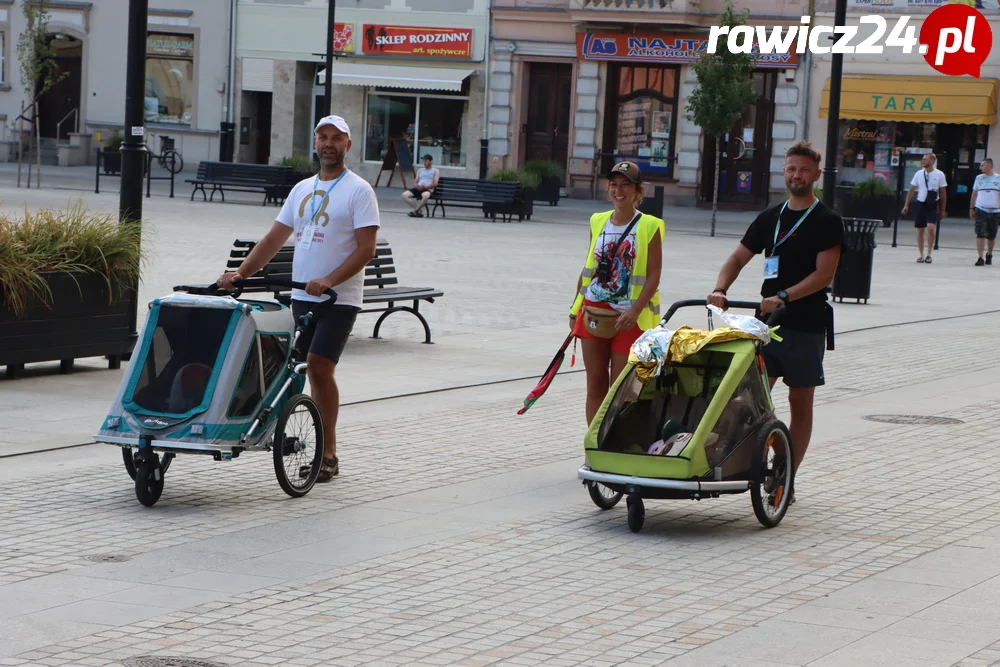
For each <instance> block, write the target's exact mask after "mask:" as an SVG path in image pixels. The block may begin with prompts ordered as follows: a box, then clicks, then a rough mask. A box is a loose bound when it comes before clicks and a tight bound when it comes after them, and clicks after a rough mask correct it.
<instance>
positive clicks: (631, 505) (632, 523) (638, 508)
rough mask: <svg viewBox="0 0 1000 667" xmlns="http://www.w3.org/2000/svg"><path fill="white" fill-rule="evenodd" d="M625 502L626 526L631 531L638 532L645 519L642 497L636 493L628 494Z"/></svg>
mask: <svg viewBox="0 0 1000 667" xmlns="http://www.w3.org/2000/svg"><path fill="white" fill-rule="evenodd" d="M625 504H626V506H628V528H629V530H631V531H632V532H633V533H638V532H639V531H640V530H642V524H643V523H644V522H645V521H646V507H645V506H644V505H643V504H642V498H640V497H639V496H636V495H632V496H629V497H628V500H626V501H625Z"/></svg>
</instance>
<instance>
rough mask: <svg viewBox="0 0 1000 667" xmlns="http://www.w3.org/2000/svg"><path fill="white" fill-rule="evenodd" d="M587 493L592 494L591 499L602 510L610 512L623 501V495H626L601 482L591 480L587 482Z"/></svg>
mask: <svg viewBox="0 0 1000 667" xmlns="http://www.w3.org/2000/svg"><path fill="white" fill-rule="evenodd" d="M587 491H588V492H589V493H590V499H591V500H593V501H594V504H595V505H597V506H598V507H600V508H601V509H602V510H609V509H611V508H612V507H614V506H615V505H617V504H618V501H619V500H621V499H622V495H624V494H622V493H621V492H620V491H615V490H614V489H611V488H610V487H607V486H604V485H603V484H601V483H600V482H593V481H590V480H587Z"/></svg>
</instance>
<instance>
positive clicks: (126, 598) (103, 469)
mask: <svg viewBox="0 0 1000 667" xmlns="http://www.w3.org/2000/svg"><path fill="white" fill-rule="evenodd" d="M995 324H996V320H995V316H992V317H991V316H980V317H969V318H961V319H955V320H948V321H943V322H939V323H935V324H933V325H911V326H906V327H894V328H889V329H879V330H875V331H865V332H858V333H853V334H848V335H843V336H841V337H839V338H838V340H837V347H838V349H837V351H836V352H834V353H831V354H830V356H829V358H828V372H827V377H828V381H829V383H830V384H829V386H827V387H825V388H823V389H821V390H820V392H819V403H820V405H819V408H818V422H817V434H816V438H815V440H814V445H813V446H812V447H811V448H810V452H809V456H808V457H807V459H806V465H805V466H804V467H803V471H802V475H801V479H800V482H799V484H798V485H797V486H798V488H799V496H800V497H799V502H798V503H796V505H794V506H793V507H792V508H791V510H790V511H789V514H788V516H787V517H786V519H785V521H784V522H783V523H782V524H781V526H779V527H778V528H776V529H773V530H763V529H761V528H760V527H759V525H758V524H757V523H756V520H755V519H754V517H753V513H752V510H751V508H750V502H749V498H748V497H746V496H736V497H729V498H721V499H714V500H706V501H705V502H700V503H694V502H689V501H650V502H649V503H647V519H646V526H645V528H644V529H643V532H641V533H639V534H632V533H631V532H629V531H628V529H627V527H626V526H625V516H624V510H623V508H621V507H619V508H616V509H614V510H611V511H608V512H601V511H600V510H597V509H596V508H594V507H593V505H591V504H590V501H589V499H588V498H587V496H586V492H585V491H584V490H583V488H582V487H581V486H579V484H578V483H575V482H574V481H573V473H574V471H575V467H576V466H577V465H578V464H579V462H580V459H581V452H580V439H581V435H582V430H583V424H582V421H583V419H582V414H581V412H582V410H581V407H582V406H581V390H582V376H581V375H579V374H572V375H568V376H565V377H562V378H560V379H559V380H558V382H557V383H556V385H555V386H554V387H553V388H552V389H550V391H549V393H548V394H546V396H545V397H544V398H543V399H542V400H541V401H540V402H539V403H538V405H536V406H535V407H534V408H533V409H532V411H531V412H530V413H528V415H526V416H524V417H516V416H515V415H514V411H515V410H516V408H517V407H518V405H519V403H520V400H521V398H522V397H523V395H524V393H525V392H526V390H527V389H528V388H530V383H512V384H509V385H499V386H495V387H491V388H487V389H484V390H481V391H471V390H467V391H459V392H451V393H448V394H438V395H435V396H431V397H414V398H407V399H399V400H395V401H391V402H389V403H385V404H375V405H367V406H357V407H354V408H348V409H345V411H344V414H343V425H342V427H341V430H340V432H341V434H342V435H341V436H340V442H341V448H342V456H343V458H344V472H343V475H342V477H341V478H339V479H337V480H336V481H335V482H334V483H333V484H330V485H325V486H318V487H316V489H314V491H313V492H312V493H311V494H309V496H307V497H306V498H304V499H301V500H294V501H293V500H290V499H287V498H285V497H283V495H282V494H281V492H280V489H278V488H277V484H276V483H275V481H274V479H273V474H272V471H271V464H270V461H269V460H267V458H268V457H267V455H256V456H252V455H250V454H247V455H245V456H244V457H242V458H241V459H240V460H238V461H234V462H232V463H226V464H223V463H213V462H211V461H206V460H202V459H199V458H197V457H187V458H183V457H182V458H180V459H178V460H176V461H175V462H174V465H173V466H172V467H171V470H170V472H169V473H168V474H167V483H166V488H165V491H164V495H163V498H162V499H161V501H160V503H159V504H158V505H157V507H156V508H154V509H153V510H148V509H145V508H142V507H140V506H139V505H138V504H137V503H136V501H135V500H134V497H133V494H132V490H131V484H130V482H129V479H128V477H127V476H126V475H125V473H124V471H123V470H122V469H121V464H120V462H119V461H118V460H117V457H116V456H113V454H115V452H114V450H113V449H112V448H107V449H104V448H100V452H101V454H100V456H95V455H89V456H87V457H82V456H81V458H79V459H78V460H77V461H71V462H63V463H61V464H60V463H55V462H56V461H58V460H59V459H58V458H57V457H55V456H53V455H48V456H50V457H52V458H50V459H48V460H49V461H52V462H53V464H52V465H51V467H47V466H43V465H40V464H38V463H31V462H17V465H16V467H15V468H13V469H12V468H10V467H5V468H4V469H3V470H0V483H2V484H3V488H4V501H5V505H6V507H5V511H4V512H3V513H2V515H0V599H3V600H5V603H4V604H3V605H2V611H0V649H2V648H3V647H4V646H5V645H7V644H4V641H5V640H7V641H10V639H9V638H8V637H7V636H5V634H6V632H9V631H10V630H9V629H10V628H13V632H14V633H16V632H17V631H18V628H22V627H24V626H25V625H30V624H32V623H34V624H37V625H40V626H42V627H45V624H46V623H64V624H68V625H70V626H71V627H70V628H69V629H70V630H72V629H73V628H74V627H76V626H73V624H74V623H79V624H80V625H79V627H78V631H77V632H69V633H68V634H67V633H66V632H64V633H63V636H61V637H60V638H59V639H58V640H53V641H49V642H44V641H36V642H35V643H34V646H33V648H31V649H30V650H27V651H17V652H11V651H9V650H8V651H7V652H6V656H7V657H3V658H2V659H0V665H53V666H55V665H95V666H96V665H118V664H121V662H122V661H123V660H124V659H127V658H131V657H136V656H142V655H161V656H178V657H188V658H191V659H200V660H210V661H214V662H217V663H220V664H225V665H248V666H249V665H302V666H307V665H344V666H348V665H488V664H504V665H554V666H556V667H560V666H563V665H565V666H569V665H588V666H603V665H656V664H662V663H664V662H666V661H671V662H672V663H673V662H676V663H678V664H697V665H713V664H720V665H721V664H741V665H754V664H761V665H763V664H771V665H779V666H780V665H782V664H790V665H804V664H817V665H822V664H830V665H842V664H859V665H860V664H865V665H869V664H896V665H898V664H907V665H924V664H938V665H951V664H954V663H958V664H961V665H963V666H970V667H971V666H973V665H986V664H991V663H990V661H991V660H996V659H997V658H998V657H1000V656H998V654H997V648H998V647H997V645H996V644H995V642H998V641H1000V630H997V628H1000V604H998V603H997V601H996V600H997V597H996V595H995V593H996V592H997V591H998V590H1000V589H998V586H1000V559H998V558H997V556H998V555H1000V518H998V513H997V508H998V506H1000V449H998V447H997V445H998V444H1000V432H998V430H997V427H998V425H1000V417H998V416H997V415H998V407H1000V400H997V393H996V388H997V386H998V385H997V383H996V380H995V379H993V378H990V377H988V375H989V371H990V369H991V365H989V364H988V361H987V360H988V359H989V358H990V357H991V355H992V354H993V351H994V348H995V345H994V343H993V338H994V337H993V331H994V329H995ZM957 340H960V341H961V343H962V344H961V346H960V347H959V349H949V347H948V346H947V343H948V341H957ZM984 366H985V368H984ZM782 393H783V392H778V396H779V397H780V396H781V394H782ZM928 406H932V407H930V409H928ZM778 409H779V414H780V413H783V412H784V407H783V403H782V401H781V400H780V398H779V401H778ZM890 410H891V411H893V412H910V411H912V412H917V413H921V412H927V413H930V414H940V415H943V416H947V417H951V418H955V419H958V420H961V421H960V423H955V424H949V425H934V426H907V425H887V424H879V423H874V422H863V421H861V420H859V419H858V418H857V417H858V415H864V414H872V413H881V412H886V411H890ZM846 415H852V418H851V423H850V424H848V423H845V422H846V421H847V417H846ZM390 418H391V420H390V421H380V420H388V419H390ZM109 450H110V451H109ZM535 484H537V486H533V485H535ZM390 543H391V544H390ZM372 545H375V546H372ZM379 545H381V547H382V548H377V547H378V546H379ZM366 549H368V550H367V551H366ZM977 550H978V551H977ZM964 553H973V555H972V556H962V555H961V554H964ZM118 554H120V555H126V556H129V557H130V558H131V560H130V561H128V562H124V563H100V564H98V563H92V562H90V561H88V560H86V557H88V556H99V555H118ZM954 554H959V555H954ZM907 568H911V569H907ZM956 570H957V571H956ZM973 575H974V576H973ZM884 577H888V578H884ZM991 592H992V597H990V596H989V594H990V593H991ZM40 593H44V595H40ZM942 610H944V611H942ZM945 612H947V613H946V614H945V617H943V618H942V617H941V614H943V613H945ZM963 614H964V616H963ZM831 615H833V616H834V617H835V618H836V620H830V618H831ZM952 616H953V617H954V618H955V619H956V620H955V623H958V622H959V620H957V619H964V618H968V619H971V620H968V622H965V621H963V622H962V628H961V630H962V631H961V632H960V633H957V634H956V632H957V631H952V634H951V635H950V636H948V637H940V636H936V634H935V632H936V633H937V634H938V635H939V634H940V633H941V632H943V630H942V628H945V629H947V628H948V627H949V626H948V619H949V618H951V617H952ZM844 618H848V620H844ZM928 619H933V620H928ZM920 623H925V624H926V623H935V624H937V625H933V627H931V628H930V629H927V628H926V627H925V626H921V625H919V624H920ZM19 624H20V625H19ZM5 625H6V626H7V627H8V631H5V630H4V627H5ZM915 627H917V628H921V630H920V632H918V633H916V634H915V631H914V628H915ZM777 628H780V629H781V631H780V635H779V636H770V635H767V633H768V632H771V631H774V632H777V630H776V629H777ZM746 637H758V639H757V640H754V641H752V642H751V641H750V640H744V639H743V638H746ZM760 637H763V639H760ZM945 639H947V640H948V641H944V640H945ZM740 641H744V644H745V646H744V648H743V649H742V651H743V653H741V654H739V655H740V659H739V660H737V661H736V662H733V661H732V660H733V658H732V656H733V655H734V654H733V653H731V652H730V653H726V652H725V651H728V650H729V649H728V648H726V647H729V646H731V643H732V642H736V643H737V644H736V645H737V646H740V645H741V644H739V643H738V642H740ZM892 641H895V642H897V643H900V642H901V643H902V644H904V646H900V647H897V648H893V649H891V650H889V653H888V654H887V655H888V656H889V658H885V654H880V655H881V657H879V656H878V655H876V653H877V652H876V651H875V650H874V649H872V648H870V647H868V645H867V644H866V643H865V642H875V643H877V644H878V645H879V646H881V647H882V650H883V652H884V651H885V650H888V649H885V647H886V646H890V647H891V646H894V645H893V644H892ZM747 642H750V643H747ZM9 645H10V646H15V645H16V644H15V643H11V644H9ZM713 651H715V652H714V653H713ZM851 651H854V653H851ZM0 656H4V653H3V652H0Z"/></svg>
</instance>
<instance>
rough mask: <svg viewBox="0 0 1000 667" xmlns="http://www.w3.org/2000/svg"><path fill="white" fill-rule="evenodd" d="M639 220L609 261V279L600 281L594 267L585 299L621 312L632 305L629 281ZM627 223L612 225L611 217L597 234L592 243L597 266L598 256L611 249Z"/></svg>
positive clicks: (626, 226)
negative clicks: (598, 234) (595, 240)
mask: <svg viewBox="0 0 1000 667" xmlns="http://www.w3.org/2000/svg"><path fill="white" fill-rule="evenodd" d="M638 226H639V224H638V223H636V224H635V225H633V226H632V229H631V230H630V231H629V233H628V236H626V237H625V240H624V241H622V243H621V245H619V246H618V251H617V252H616V253H615V258H614V261H613V262H612V264H611V271H610V274H609V276H608V282H606V283H602V282H601V279H600V276H599V275H598V272H597V271H596V270H595V272H594V277H593V278H591V280H590V285H589V286H588V287H587V293H586V294H585V295H584V298H585V299H587V301H593V302H594V303H607V304H609V305H610V306H611V307H612V308H614V309H615V310H617V311H619V312H622V313H624V312H625V311H626V310H628V309H629V308H631V307H632V296H631V291H630V289H629V287H630V286H631V284H632V267H633V265H634V263H635V254H636V253H635V246H636V237H635V230H636V228H637V227H638ZM627 228H628V225H627V224H625V225H615V224H613V223H612V222H611V218H608V221H607V222H606V223H605V224H604V229H603V230H601V235H600V236H598V237H597V243H596V244H595V245H594V261H595V262H596V263H597V266H598V268H599V267H600V265H601V258H602V257H604V256H605V255H609V254H610V253H611V251H612V250H613V249H614V245H615V243H617V242H618V239H620V238H621V237H622V234H624V233H625V230H626V229H627Z"/></svg>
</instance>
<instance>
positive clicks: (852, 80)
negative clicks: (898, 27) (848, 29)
mask: <svg viewBox="0 0 1000 667" xmlns="http://www.w3.org/2000/svg"><path fill="white" fill-rule="evenodd" d="M998 88H1000V81H998V80H997V79H972V78H956V77H950V76H891V75H883V74H845V75H844V77H843V79H842V81H841V90H840V117H841V118H854V119H857V120H899V121H911V122H919V123H958V124H960V125H979V124H985V125H996V122H997V89H998ZM829 101H830V79H829V78H827V80H826V86H824V87H823V95H822V97H821V98H820V106H819V117H820V118H826V117H827V111H828V106H827V105H828V104H829Z"/></svg>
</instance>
